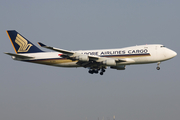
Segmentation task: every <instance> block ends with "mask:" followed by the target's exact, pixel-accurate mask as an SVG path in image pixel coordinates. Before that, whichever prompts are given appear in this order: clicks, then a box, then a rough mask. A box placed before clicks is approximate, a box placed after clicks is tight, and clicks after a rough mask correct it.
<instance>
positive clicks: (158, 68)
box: [156, 62, 161, 70]
mask: <svg viewBox="0 0 180 120" xmlns="http://www.w3.org/2000/svg"><path fill="white" fill-rule="evenodd" d="M160 63H161V62H158V64H157V67H156V69H157V70H160Z"/></svg>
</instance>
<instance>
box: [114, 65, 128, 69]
mask: <svg viewBox="0 0 180 120" xmlns="http://www.w3.org/2000/svg"><path fill="white" fill-rule="evenodd" d="M111 69H116V70H125V69H126V65H118V66H111Z"/></svg>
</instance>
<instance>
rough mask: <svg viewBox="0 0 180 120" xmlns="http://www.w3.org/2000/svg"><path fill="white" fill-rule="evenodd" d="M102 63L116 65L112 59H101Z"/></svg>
mask: <svg viewBox="0 0 180 120" xmlns="http://www.w3.org/2000/svg"><path fill="white" fill-rule="evenodd" d="M103 64H104V65H107V66H116V61H115V60H114V59H108V60H105V61H103Z"/></svg>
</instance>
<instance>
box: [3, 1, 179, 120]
mask: <svg viewBox="0 0 180 120" xmlns="http://www.w3.org/2000/svg"><path fill="white" fill-rule="evenodd" d="M179 6H180V1H179V0H171V1H170V0H128V1H127V0H111V1H107V0H98V1H97V0H90V1H87V0H76V1H75V0H38V1H37V0H31V1H28V0H1V1H0V16H1V17H0V36H1V40H0V51H1V52H0V56H1V59H0V62H1V64H0V76H1V79H0V119H1V120H32V119H33V120H98V118H99V120H112V119H113V116H115V117H116V120H170V119H171V120H179V118H180V94H179V91H180V87H179V85H180V74H179V73H180V72H179V67H180V64H179V59H180V57H179V55H177V56H176V57H175V58H173V59H171V60H168V61H165V62H162V63H161V64H160V66H161V70H160V71H157V70H156V66H157V64H156V63H154V64H147V65H130V66H127V67H126V70H124V71H118V70H113V69H110V68H109V69H107V70H106V72H105V74H104V75H103V76H100V75H99V74H95V75H91V74H89V73H88V69H84V68H60V67H52V66H45V65H39V64H31V63H25V62H19V61H13V60H12V59H11V57H10V56H7V55H5V54H4V52H11V53H15V52H14V49H13V47H12V45H11V42H10V40H9V38H8V36H7V34H6V30H17V31H18V32H19V33H21V34H22V35H23V36H25V37H26V38H27V39H28V40H30V41H31V42H32V43H34V44H35V45H37V46H38V44H37V42H42V43H45V44H47V45H50V46H54V47H57V48H61V49H66V50H86V49H87V50H89V49H109V48H122V47H128V46H133V45H142V44H163V45H165V46H166V47H168V48H170V49H172V50H174V51H176V52H177V54H178V53H180V52H179V45H180V34H179V32H180V23H179V21H180V14H179V11H180V7H179ZM41 49H42V50H44V51H50V50H47V49H43V48H41Z"/></svg>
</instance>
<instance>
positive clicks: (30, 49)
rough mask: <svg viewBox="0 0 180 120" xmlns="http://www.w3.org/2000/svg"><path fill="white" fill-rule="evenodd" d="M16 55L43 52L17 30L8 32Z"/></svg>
mask: <svg viewBox="0 0 180 120" xmlns="http://www.w3.org/2000/svg"><path fill="white" fill-rule="evenodd" d="M6 32H7V34H8V36H9V39H10V41H11V43H12V46H13V47H14V50H15V52H16V53H37V52H43V51H42V50H40V49H39V48H38V47H36V46H35V45H34V44H32V43H31V42H30V41H28V40H27V39H26V38H25V37H23V36H22V35H21V34H19V33H18V32H17V31H15V30H7V31H6Z"/></svg>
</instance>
